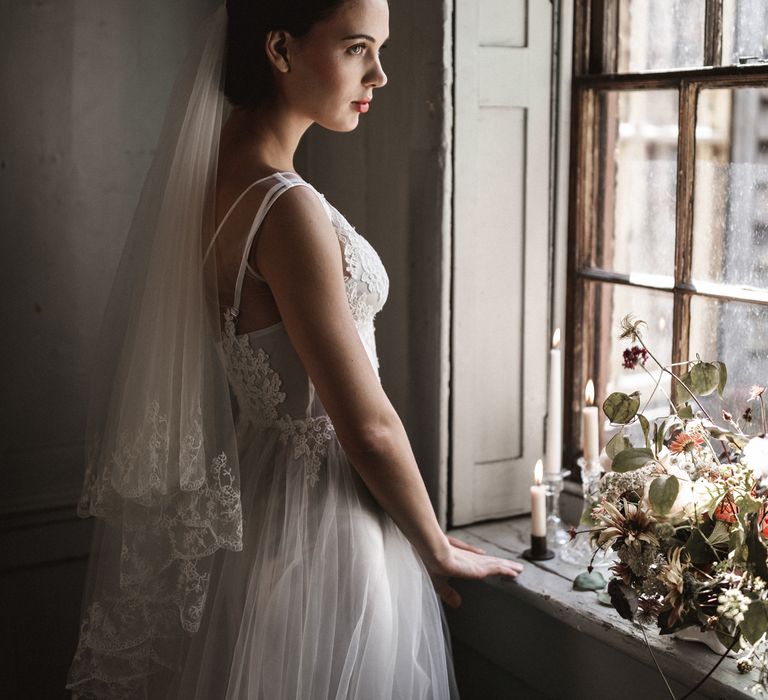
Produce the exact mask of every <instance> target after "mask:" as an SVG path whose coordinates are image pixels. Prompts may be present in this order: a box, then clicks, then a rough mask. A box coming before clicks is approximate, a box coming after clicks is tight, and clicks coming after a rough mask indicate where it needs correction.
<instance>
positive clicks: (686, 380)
mask: <svg viewBox="0 0 768 700" xmlns="http://www.w3.org/2000/svg"><path fill="white" fill-rule="evenodd" d="M679 379H680V381H681V382H682V383H683V384H685V386H686V387H687V388H683V387H682V386H680V385H679V384H678V389H679V390H680V398H681V399H683V400H684V401H688V399H689V398H693V394H692V393H691V392H690V391H688V389H690V388H692V387H691V373H690V372H685V374H681V375H680V376H679Z"/></svg>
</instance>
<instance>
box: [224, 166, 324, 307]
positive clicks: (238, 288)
mask: <svg viewBox="0 0 768 700" xmlns="http://www.w3.org/2000/svg"><path fill="white" fill-rule="evenodd" d="M270 177H272V178H275V179H276V180H277V182H276V183H275V184H274V185H272V187H270V189H269V191H268V192H267V194H266V195H265V196H264V199H263V200H262V202H261V206H259V209H258V211H257V212H256V216H255V217H254V218H253V222H252V223H251V228H250V230H249V231H248V237H247V238H246V239H245V246H244V247H243V258H242V260H241V261H240V269H239V270H238V273H237V281H236V283H235V295H234V299H233V304H232V312H233V314H234V316H235V318H236V317H237V315H238V313H239V311H240V301H241V298H242V293H243V282H244V280H245V273H246V270H247V269H250V266H249V265H248V258H249V257H250V254H251V248H252V247H253V243H254V240H255V239H256V234H257V233H258V231H259V229H260V227H261V224H262V223H263V222H264V219H265V217H266V216H267V214H268V213H269V210H270V209H271V208H272V206H273V205H274V203H275V202H276V201H277V200H278V198H279V197H280V196H281V195H282V194H283V193H285V192H287V191H288V190H290V189H292V188H293V187H299V186H304V187H309V189H310V190H312V191H313V192H315V193H316V194H317V196H318V197H320V201H321V202H322V201H323V200H322V196H321V195H320V193H319V192H317V190H315V188H314V187H312V185H310V184H309V183H308V182H306V181H304V180H303V179H302V178H301V177H300V176H299V175H296V174H295V173H274V175H271V176H270ZM254 184H255V183H254ZM323 205H324V206H325V204H324V203H323ZM228 214H229V212H228ZM222 223H223V220H222ZM252 274H253V275H254V276H255V277H257V278H258V279H260V280H262V281H265V280H264V278H263V277H262V276H261V275H259V274H258V273H257V272H255V271H252Z"/></svg>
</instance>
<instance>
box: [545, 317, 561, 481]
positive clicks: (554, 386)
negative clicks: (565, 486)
mask: <svg viewBox="0 0 768 700" xmlns="http://www.w3.org/2000/svg"><path fill="white" fill-rule="evenodd" d="M561 364H562V363H561V359H560V329H559V328H556V329H555V332H554V333H553V335H552V348H551V349H550V351H549V396H548V399H547V446H546V450H545V457H546V460H547V461H546V465H547V467H546V472H547V476H554V475H559V474H560V471H561V470H562V458H563V457H562V455H563V398H562V397H563V375H562V369H561Z"/></svg>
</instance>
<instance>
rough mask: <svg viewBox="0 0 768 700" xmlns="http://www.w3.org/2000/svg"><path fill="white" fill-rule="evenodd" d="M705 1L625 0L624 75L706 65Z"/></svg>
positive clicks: (621, 66)
mask: <svg viewBox="0 0 768 700" xmlns="http://www.w3.org/2000/svg"><path fill="white" fill-rule="evenodd" d="M705 6H706V3H705V2H704V0H621V2H620V5H619V44H618V46H619V51H618V70H619V72H620V73H627V72H629V73H636V72H639V71H644V70H664V69H668V68H693V67H696V66H701V65H703V63H704V10H705Z"/></svg>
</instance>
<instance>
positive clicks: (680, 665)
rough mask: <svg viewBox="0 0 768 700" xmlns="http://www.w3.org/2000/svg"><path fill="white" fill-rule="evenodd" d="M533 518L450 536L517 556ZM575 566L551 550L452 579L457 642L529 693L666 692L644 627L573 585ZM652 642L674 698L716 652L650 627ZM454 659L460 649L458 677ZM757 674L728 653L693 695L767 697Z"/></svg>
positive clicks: (625, 696)
mask: <svg viewBox="0 0 768 700" xmlns="http://www.w3.org/2000/svg"><path fill="white" fill-rule="evenodd" d="M529 523H530V519H529V518H528V517H518V518H511V519H509V520H504V521H496V522H492V523H485V524H480V525H470V526H467V527H464V528H457V529H454V530H451V531H450V533H449V534H451V535H453V536H455V537H458V538H459V539H462V540H464V541H465V542H468V543H471V544H474V545H476V546H478V547H482V548H483V549H485V550H486V551H487V552H488V553H489V554H493V555H497V556H503V557H508V558H509V557H510V556H511V558H514V559H520V560H521V561H523V560H522V558H521V554H522V552H523V550H525V549H526V548H527V547H528V546H529V542H528V537H529V532H530V529H529ZM578 573H580V570H579V568H578V567H575V566H572V565H569V564H567V563H565V562H563V561H561V560H560V558H559V557H556V558H555V559H552V560H550V561H545V562H536V563H533V562H525V570H524V571H523V573H522V574H521V575H520V576H519V577H518V579H517V580H516V581H509V580H502V579H500V578H498V577H492V578H489V579H485V580H483V581H457V582H455V587H456V588H457V590H458V591H459V593H460V594H461V596H462V598H463V604H462V606H461V607H460V608H458V609H457V610H450V609H448V610H447V616H448V621H449V625H450V627H451V633H452V636H453V639H454V643H456V642H458V644H459V645H460V647H469V648H470V649H471V651H472V652H473V654H475V655H477V654H479V655H480V656H481V657H484V659H485V660H486V661H487V662H489V663H491V664H492V665H493V666H494V667H496V668H497V669H499V671H500V672H502V673H505V674H509V675H510V676H511V677H514V678H516V679H518V680H519V681H522V682H523V683H524V684H525V685H526V687H530V688H531V689H532V690H533V691H534V692H533V693H532V695H531V697H534V696H535V697H537V698H561V697H568V698H581V697H590V698H602V697H605V698H609V697H616V693H617V691H618V688H621V695H622V698H623V699H625V700H630V698H635V697H637V698H668V697H669V693H668V692H667V690H666V688H665V687H664V684H663V681H662V679H661V677H660V676H659V674H658V671H657V670H656V668H655V667H654V665H653V661H652V659H651V657H650V655H649V652H648V649H647V648H646V645H645V642H644V641H643V637H642V633H641V632H640V630H638V629H637V628H636V627H635V626H633V625H632V624H630V623H629V622H627V621H626V620H623V619H622V618H621V617H619V615H618V613H617V612H616V611H615V610H613V608H608V607H606V606H603V605H601V604H600V603H599V602H598V601H597V597H596V594H595V593H593V592H580V591H574V590H573V586H572V581H573V578H574V577H575V576H576V575H577V574H578ZM648 639H649V642H650V645H651V648H652V649H653V653H654V655H655V656H656V660H657V661H658V663H659V665H660V666H661V668H662V669H663V671H664V674H665V675H666V677H667V679H668V680H669V681H670V683H671V685H672V688H673V690H674V691H675V694H676V696H677V697H682V696H683V695H684V694H685V693H686V692H687V691H688V690H690V689H691V688H692V687H693V686H694V685H696V683H698V682H699V680H700V679H701V678H702V677H703V676H704V675H705V674H706V673H707V671H709V669H711V668H712V666H714V664H715V663H716V662H717V660H718V658H719V657H718V656H717V655H716V654H715V653H714V652H712V651H710V650H709V649H708V648H707V647H705V646H704V645H703V644H695V643H692V642H683V641H679V640H675V639H671V638H669V637H661V636H659V635H658V634H656V632H655V631H650V630H649V631H648ZM460 663H461V655H460V654H457V673H459V675H461V669H460V668H459V666H460ZM755 679H756V673H755V672H752V673H750V674H747V675H742V674H740V673H739V672H738V671H737V670H736V667H735V664H734V662H733V660H731V659H726V660H725V661H724V662H723V663H722V664H721V665H720V667H719V668H718V669H717V670H716V671H715V672H714V674H713V675H712V676H711V677H710V678H708V679H707V681H706V682H705V683H704V685H703V686H702V687H701V688H700V689H699V691H697V692H696V694H695V695H694V696H693V697H696V698H713V699H714V698H718V699H720V698H723V699H724V698H728V699H729V700H730V699H733V700H741V699H742V698H755V697H763V696H762V695H758V694H756V693H755V692H750V690H749V689H750V688H751V687H752V686H753V685H754V683H755ZM617 684H620V685H618V686H617ZM478 697H480V696H478ZM526 697H527V696H526Z"/></svg>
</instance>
